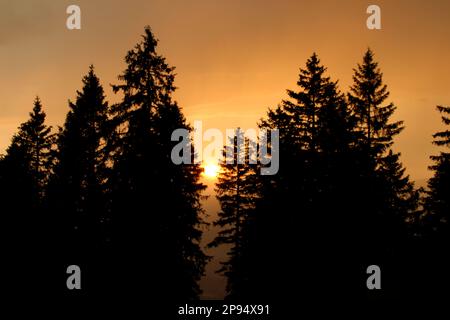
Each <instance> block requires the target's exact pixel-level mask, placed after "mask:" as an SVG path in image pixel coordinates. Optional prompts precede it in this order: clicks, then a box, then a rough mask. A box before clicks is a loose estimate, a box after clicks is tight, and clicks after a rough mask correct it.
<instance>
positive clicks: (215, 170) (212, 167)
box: [203, 163, 220, 179]
mask: <svg viewBox="0 0 450 320" xmlns="http://www.w3.org/2000/svg"><path fill="white" fill-rule="evenodd" d="M203 169H204V171H203V175H204V176H206V177H208V178H211V179H212V178H216V177H217V176H218V174H219V170H220V167H219V166H218V165H217V164H215V163H206V164H205V165H204V166H203Z"/></svg>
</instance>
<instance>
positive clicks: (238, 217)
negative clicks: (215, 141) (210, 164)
mask: <svg viewBox="0 0 450 320" xmlns="http://www.w3.org/2000/svg"><path fill="white" fill-rule="evenodd" d="M255 143H256V142H255V141H251V140H250V139H249V138H247V137H244V133H243V132H242V130H240V129H237V130H236V134H235V136H234V137H230V141H229V144H228V145H227V146H225V147H224V151H223V158H222V162H221V171H220V174H219V176H218V182H217V183H216V192H217V199H218V200H219V202H220V206H221V211H220V212H219V216H218V219H217V220H216V221H215V222H214V225H215V226H220V227H221V230H220V231H219V233H218V235H217V236H216V238H215V239H214V240H213V241H212V242H211V243H210V244H209V247H217V246H219V245H230V246H231V247H230V249H229V252H228V257H229V258H228V260H227V261H225V262H222V267H221V268H220V269H219V270H218V272H219V273H222V274H224V275H225V276H226V277H227V280H228V283H227V298H229V299H239V298H244V297H248V296H249V292H248V291H249V288H248V283H247V280H248V278H249V273H250V272H251V270H250V268H249V267H250V260H251V258H250V257H251V256H250V252H249V250H250V248H249V245H248V244H249V241H250V238H251V236H252V234H251V232H252V230H253V228H254V225H253V224H254V222H255V208H256V203H257V201H258V199H259V192H260V190H259V189H260V182H259V179H258V177H259V176H258V174H259V172H258V167H259V166H258V165H257V164H256V163H255V161H252V162H253V163H251V162H250V159H254V160H256V159H257V156H256V155H254V154H251V153H252V152H253V151H255V150H256V148H255Z"/></svg>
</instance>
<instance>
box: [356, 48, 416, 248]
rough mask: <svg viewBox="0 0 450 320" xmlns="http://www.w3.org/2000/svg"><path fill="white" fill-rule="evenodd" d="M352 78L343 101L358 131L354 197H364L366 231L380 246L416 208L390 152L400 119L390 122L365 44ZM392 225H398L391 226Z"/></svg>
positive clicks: (389, 242) (391, 241)
mask: <svg viewBox="0 0 450 320" xmlns="http://www.w3.org/2000/svg"><path fill="white" fill-rule="evenodd" d="M353 81H354V83H353V85H352V86H351V87H350V93H349V94H348V100H349V103H350V105H351V107H352V110H353V112H354V116H355V118H356V123H357V130H358V131H359V133H360V135H359V142H358V145H359V148H360V150H361V151H362V153H361V155H362V158H361V162H362V164H363V175H362V179H363V180H362V181H361V183H362V185H361V188H360V189H361V190H364V193H363V194H361V195H360V197H359V198H360V199H364V201H363V202H365V206H366V208H367V209H365V210H366V212H367V213H366V214H365V216H366V218H367V219H369V220H365V222H364V224H365V225H366V226H367V227H368V228H370V229H371V231H370V232H367V235H368V237H370V238H371V239H372V240H370V241H372V244H373V245H374V246H376V247H378V249H380V250H382V251H384V250H386V249H387V247H388V246H390V247H392V246H394V245H395V243H396V242H397V241H400V238H401V237H402V236H405V232H406V229H405V228H403V231H402V230H401V229H402V226H405V223H404V221H405V219H407V218H408V216H410V215H411V214H413V212H414V211H415V210H416V207H417V191H415V190H414V187H413V184H412V182H411V181H410V180H409V177H408V176H406V175H405V174H404V171H405V170H404V169H403V167H402V165H401V163H400V158H399V156H400V154H398V153H394V152H393V151H392V145H393V139H394V137H395V136H396V135H398V134H399V133H400V132H401V131H402V130H403V128H404V127H403V122H402V121H396V122H392V119H391V117H392V115H393V113H394V112H395V110H396V107H395V105H394V104H393V103H386V99H387V98H388V97H389V91H388V90H387V86H386V85H385V84H383V74H382V73H381V71H380V69H379V68H378V63H377V62H375V61H374V58H373V52H372V51H371V50H370V49H368V50H367V52H366V53H365V55H364V58H363V62H362V64H358V66H357V68H356V69H354V76H353ZM366 218H364V219H366ZM369 225H370V226H369ZM395 225H396V226H397V227H400V229H399V228H394V227H393V226H395ZM366 231H368V230H367V229H366ZM369 235H370V236H369ZM380 244H381V245H380Z"/></svg>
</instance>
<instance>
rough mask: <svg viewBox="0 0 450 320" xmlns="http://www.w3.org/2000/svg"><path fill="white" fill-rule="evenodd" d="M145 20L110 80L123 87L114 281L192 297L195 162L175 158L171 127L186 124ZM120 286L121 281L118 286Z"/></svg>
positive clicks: (116, 109) (201, 260)
mask: <svg viewBox="0 0 450 320" xmlns="http://www.w3.org/2000/svg"><path fill="white" fill-rule="evenodd" d="M156 46H157V40H156V39H155V37H154V35H153V34H152V32H151V30H150V28H149V27H147V28H146V29H145V34H144V35H143V38H142V41H141V42H139V43H138V44H137V45H136V46H135V47H134V49H133V50H131V51H129V52H128V54H127V55H126V57H125V62H126V63H127V68H126V69H125V71H124V72H123V73H122V74H121V75H120V76H119V80H121V81H122V83H121V84H119V85H114V86H113V90H114V91H115V92H121V93H122V94H123V99H122V102H120V103H119V104H116V105H114V106H113V107H112V117H113V122H114V123H115V125H116V132H115V134H116V137H117V138H115V139H113V141H114V145H113V148H112V151H111V155H112V158H111V161H112V164H113V172H112V175H111V179H110V187H109V188H110V191H111V194H110V198H111V215H112V216H111V217H112V221H111V226H112V237H113V239H112V241H113V243H114V245H115V246H116V247H115V248H117V250H118V252H119V255H118V257H120V259H121V261H118V262H117V264H118V265H119V266H120V267H121V268H122V269H121V271H120V272H118V273H119V274H123V277H122V278H120V279H118V282H119V284H118V286H119V287H123V288H128V289H129V290H128V291H131V292H136V293H142V290H143V289H144V288H151V291H152V292H153V293H155V294H157V295H158V297H159V298H160V299H193V298H196V297H198V294H199V293H200V289H199V287H198V284H197V281H198V280H199V278H200V277H201V275H202V274H203V269H204V265H205V263H206V260H207V257H206V256H205V254H204V253H203V252H202V251H201V249H200V247H199V240H200V237H201V231H200V229H199V227H200V224H201V223H202V219H201V213H202V209H201V206H200V199H201V191H202V190H203V189H204V188H205V186H204V185H203V184H201V183H200V182H199V178H200V174H201V171H202V169H201V168H200V166H199V165H198V164H191V165H189V164H186V165H175V164H174V163H173V162H172V160H171V150H172V147H173V146H174V145H175V144H176V143H177V142H171V135H172V132H173V131H174V130H175V129H178V128H184V129H187V130H190V129H191V128H190V127H189V126H188V124H187V123H186V119H185V118H184V116H183V114H182V113H181V109H180V107H179V106H178V105H177V103H176V102H175V101H174V100H173V98H172V94H173V92H174V90H175V86H174V84H173V82H174V78H175V74H174V68H173V67H170V66H169V65H168V64H167V63H166V61H165V58H164V57H162V56H161V55H159V54H158V53H157V52H156ZM124 290H126V289H124Z"/></svg>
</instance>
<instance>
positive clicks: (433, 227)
mask: <svg viewBox="0 0 450 320" xmlns="http://www.w3.org/2000/svg"><path fill="white" fill-rule="evenodd" d="M437 110H438V111H439V112H440V113H441V114H442V122H443V123H444V124H445V125H447V126H448V125H450V118H449V115H450V107H446V106H437ZM433 138H434V141H433V144H435V145H437V146H439V147H443V148H445V149H444V150H445V151H441V152H440V154H439V155H437V156H431V159H432V160H433V161H434V164H433V165H432V166H430V170H433V177H432V178H431V179H430V180H429V181H428V191H427V197H426V199H425V210H426V217H425V219H424V220H425V222H426V223H427V226H428V228H427V230H429V231H428V233H429V236H431V237H436V238H438V239H439V240H440V241H442V242H445V241H446V242H448V240H447V239H448V237H449V235H450V229H449V225H450V170H449V169H450V152H448V148H449V147H450V130H448V129H446V130H444V131H440V132H437V133H435V134H434V135H433Z"/></svg>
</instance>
